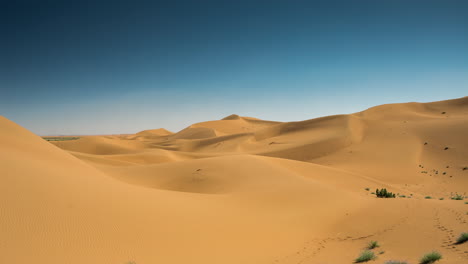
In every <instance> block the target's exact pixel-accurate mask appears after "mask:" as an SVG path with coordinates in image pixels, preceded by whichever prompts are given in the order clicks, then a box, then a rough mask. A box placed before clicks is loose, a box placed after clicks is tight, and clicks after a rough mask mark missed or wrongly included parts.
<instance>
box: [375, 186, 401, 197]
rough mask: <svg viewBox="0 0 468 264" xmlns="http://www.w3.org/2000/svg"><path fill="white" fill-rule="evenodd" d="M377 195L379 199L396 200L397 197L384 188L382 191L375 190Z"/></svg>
mask: <svg viewBox="0 0 468 264" xmlns="http://www.w3.org/2000/svg"><path fill="white" fill-rule="evenodd" d="M375 195H376V196H377V197H379V198H395V197H396V195H395V194H394V193H392V192H389V191H387V189H385V188H382V189H380V190H379V189H376V190H375Z"/></svg>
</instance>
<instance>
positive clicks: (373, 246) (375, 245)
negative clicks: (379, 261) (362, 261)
mask: <svg viewBox="0 0 468 264" xmlns="http://www.w3.org/2000/svg"><path fill="white" fill-rule="evenodd" d="M376 247H380V245H379V242H377V241H371V242H369V244H367V249H374V248H376Z"/></svg>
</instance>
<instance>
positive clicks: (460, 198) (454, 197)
mask: <svg viewBox="0 0 468 264" xmlns="http://www.w3.org/2000/svg"><path fill="white" fill-rule="evenodd" d="M463 198H465V197H464V196H463V195H461V194H458V193H455V194H454V195H452V197H450V199H452V200H463Z"/></svg>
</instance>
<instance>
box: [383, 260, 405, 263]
mask: <svg viewBox="0 0 468 264" xmlns="http://www.w3.org/2000/svg"><path fill="white" fill-rule="evenodd" d="M385 264H408V262H406V261H399V260H389V261H386V262H385Z"/></svg>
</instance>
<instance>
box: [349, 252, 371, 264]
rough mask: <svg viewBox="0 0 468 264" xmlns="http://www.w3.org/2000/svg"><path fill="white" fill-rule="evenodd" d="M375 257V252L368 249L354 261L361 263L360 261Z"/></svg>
mask: <svg viewBox="0 0 468 264" xmlns="http://www.w3.org/2000/svg"><path fill="white" fill-rule="evenodd" d="M373 259H375V254H374V252H372V251H370V250H366V251H363V252H362V253H361V255H359V257H358V258H357V259H356V260H355V261H354V262H355V263H361V262H366V261H369V260H373Z"/></svg>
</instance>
